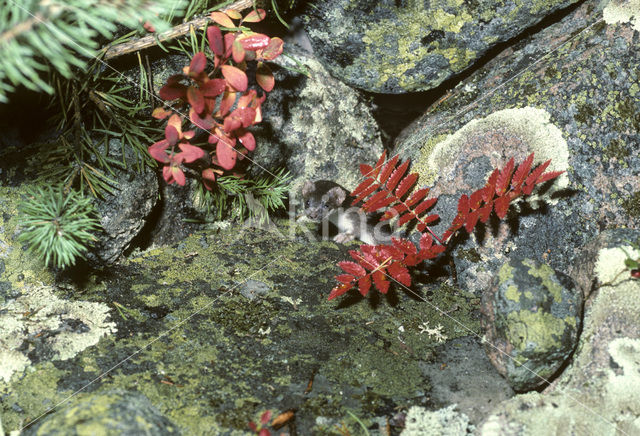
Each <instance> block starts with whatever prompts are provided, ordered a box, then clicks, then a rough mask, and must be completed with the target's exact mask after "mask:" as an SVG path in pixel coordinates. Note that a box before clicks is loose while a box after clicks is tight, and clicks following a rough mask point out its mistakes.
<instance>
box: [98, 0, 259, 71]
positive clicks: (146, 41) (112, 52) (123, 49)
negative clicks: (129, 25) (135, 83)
mask: <svg viewBox="0 0 640 436" xmlns="http://www.w3.org/2000/svg"><path fill="white" fill-rule="evenodd" d="M250 7H253V1H252V0H238V1H236V2H233V3H232V4H230V5H229V7H228V8H225V9H234V10H236V11H242V10H244V9H247V8H250ZM209 21H211V18H209V17H202V18H196V19H195V20H191V21H189V22H186V23H183V24H179V25H177V26H175V27H173V28H172V29H170V30H167V31H166V32H164V33H162V34H160V35H155V34H154V35H147V36H144V37H142V38H138V39H135V40H133V41H129V42H123V43H122V44H118V45H114V46H112V47H106V48H105V53H104V60H106V61H108V60H109V59H114V58H117V57H119V56H122V55H125V54H128V53H132V52H136V51H140V50H144V49H145V48H149V47H153V46H155V45H157V44H158V42H164V41H167V40H170V39H173V38H178V37H180V36H184V35H186V34H187V33H189V29H190V28H191V26H193V27H194V29H196V30H197V29H202V28H203V27H204V26H206V25H207V23H208V22H209Z"/></svg>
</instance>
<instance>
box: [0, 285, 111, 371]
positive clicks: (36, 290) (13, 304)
mask: <svg viewBox="0 0 640 436" xmlns="http://www.w3.org/2000/svg"><path fill="white" fill-rule="evenodd" d="M115 332H116V325H115V323H113V322H111V321H109V307H108V306H107V305H105V304H102V303H92V302H88V301H70V300H62V299H60V298H58V297H57V296H56V295H54V293H53V288H52V287H50V286H33V287H26V288H25V289H24V290H23V294H22V296H20V297H18V298H17V299H15V300H12V301H9V302H8V303H7V304H6V305H5V306H4V307H2V310H1V311H0V345H1V346H0V362H2V364H1V365H0V380H4V381H6V382H8V381H9V380H10V379H11V376H12V375H13V374H14V373H16V372H20V371H22V370H24V369H25V368H27V367H28V366H29V365H30V364H31V363H32V362H31V360H30V359H29V357H28V355H29V353H30V352H32V351H34V350H35V351H36V354H38V351H40V352H42V353H43V354H46V355H47V356H48V357H47V358H49V359H50V360H66V359H70V358H72V357H73V356H75V355H76V354H78V353H79V352H80V351H82V350H84V349H85V348H87V347H90V346H92V345H95V344H97V343H98V341H99V340H100V338H101V337H102V336H104V335H106V334H111V333H115Z"/></svg>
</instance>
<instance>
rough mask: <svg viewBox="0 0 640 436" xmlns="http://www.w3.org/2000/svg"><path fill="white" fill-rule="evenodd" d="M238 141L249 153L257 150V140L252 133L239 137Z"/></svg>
mask: <svg viewBox="0 0 640 436" xmlns="http://www.w3.org/2000/svg"><path fill="white" fill-rule="evenodd" d="M238 141H240V143H241V144H242V145H243V146H244V148H246V149H247V150H249V151H253V150H255V149H256V138H255V137H254V136H253V134H252V133H251V132H245V133H243V134H242V135H241V136H238Z"/></svg>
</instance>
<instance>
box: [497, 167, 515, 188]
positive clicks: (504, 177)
mask: <svg viewBox="0 0 640 436" xmlns="http://www.w3.org/2000/svg"><path fill="white" fill-rule="evenodd" d="M513 162H514V161H513V158H511V159H509V162H507V165H506V166H505V167H504V168H503V169H502V171H500V175H499V176H498V180H497V181H496V195H497V196H501V195H503V194H504V193H505V192H506V191H507V188H508V187H509V180H510V179H511V174H512V173H513V166H514V164H513Z"/></svg>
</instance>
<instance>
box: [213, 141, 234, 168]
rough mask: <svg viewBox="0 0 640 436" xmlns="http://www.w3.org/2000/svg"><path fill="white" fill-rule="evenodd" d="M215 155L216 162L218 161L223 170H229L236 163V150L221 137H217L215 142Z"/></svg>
mask: <svg viewBox="0 0 640 436" xmlns="http://www.w3.org/2000/svg"><path fill="white" fill-rule="evenodd" d="M216 157H217V158H218V162H220V166H221V167H222V168H224V169H225V170H230V169H232V168H233V167H234V166H235V165H236V159H237V153H236V150H235V149H234V148H233V147H232V146H230V145H229V144H228V143H227V142H225V141H224V140H222V138H219V140H218V143H217V144H216Z"/></svg>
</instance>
